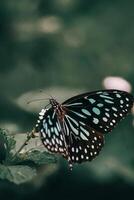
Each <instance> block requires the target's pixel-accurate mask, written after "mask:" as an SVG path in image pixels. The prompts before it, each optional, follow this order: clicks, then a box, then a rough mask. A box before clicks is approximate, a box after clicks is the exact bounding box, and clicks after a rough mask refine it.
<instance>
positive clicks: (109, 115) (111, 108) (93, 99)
mask: <svg viewBox="0 0 134 200" xmlns="http://www.w3.org/2000/svg"><path fill="white" fill-rule="evenodd" d="M63 105H64V106H65V107H66V108H67V110H68V111H69V112H70V113H72V114H73V119H75V120H76V121H81V122H84V123H85V124H87V125H89V126H91V127H92V128H94V129H95V130H97V131H99V132H102V133H107V132H110V131H111V130H112V129H113V128H114V127H115V125H116V124H117V123H118V122H119V121H120V120H121V119H123V118H124V117H125V116H126V115H127V114H128V112H129V111H130V109H131V108H132V105H133V97H132V95H130V94H129V93H127V92H123V91H118V90H104V91H96V92H92V93H85V94H82V95H78V96H75V97H73V98H71V99H69V100H67V101H65V102H64V103H63Z"/></svg>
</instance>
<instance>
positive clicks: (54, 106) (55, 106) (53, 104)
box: [49, 98, 59, 109]
mask: <svg viewBox="0 0 134 200" xmlns="http://www.w3.org/2000/svg"><path fill="white" fill-rule="evenodd" d="M49 101H50V104H51V106H52V107H53V108H54V109H55V108H57V107H58V106H59V103H58V102H57V101H56V100H55V99H53V98H51V99H49Z"/></svg>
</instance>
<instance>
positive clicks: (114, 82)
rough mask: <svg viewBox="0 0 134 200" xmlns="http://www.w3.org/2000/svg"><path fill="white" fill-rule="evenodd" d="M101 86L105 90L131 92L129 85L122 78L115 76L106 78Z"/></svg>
mask: <svg viewBox="0 0 134 200" xmlns="http://www.w3.org/2000/svg"><path fill="white" fill-rule="evenodd" d="M103 86H104V88H106V89H117V90H123V91H127V92H131V90H132V87H131V84H130V83H129V82H128V81H127V80H125V79H124V78H121V77H117V76H108V77H106V78H104V80H103Z"/></svg>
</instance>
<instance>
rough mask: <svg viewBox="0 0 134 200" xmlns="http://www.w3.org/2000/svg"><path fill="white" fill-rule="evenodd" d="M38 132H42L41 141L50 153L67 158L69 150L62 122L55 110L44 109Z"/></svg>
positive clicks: (40, 115)
mask: <svg viewBox="0 0 134 200" xmlns="http://www.w3.org/2000/svg"><path fill="white" fill-rule="evenodd" d="M36 132H40V134H41V140H42V142H43V144H44V146H45V147H46V148H47V149H48V151H50V152H52V153H60V154H62V155H63V156H64V157H67V150H66V144H65V140H64V138H63V132H62V128H61V125H60V122H59V120H58V118H57V116H56V113H55V111H54V110H53V108H50V109H48V110H44V109H42V111H41V112H40V113H39V119H38V120H37V124H36Z"/></svg>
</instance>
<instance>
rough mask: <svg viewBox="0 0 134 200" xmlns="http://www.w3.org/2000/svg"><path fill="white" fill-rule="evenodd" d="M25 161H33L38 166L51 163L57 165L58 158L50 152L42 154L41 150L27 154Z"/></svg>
mask: <svg viewBox="0 0 134 200" xmlns="http://www.w3.org/2000/svg"><path fill="white" fill-rule="evenodd" d="M24 160H25V161H26V160H29V161H33V162H34V163H35V164H37V165H44V164H50V163H56V162H57V158H56V156H55V155H53V154H51V153H48V152H45V151H43V152H41V151H39V150H33V151H31V152H28V153H26V154H25V157H24Z"/></svg>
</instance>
